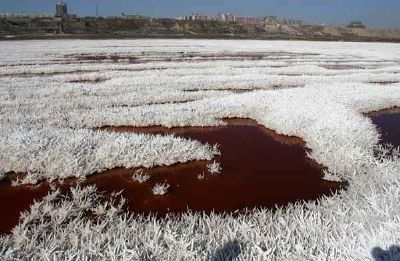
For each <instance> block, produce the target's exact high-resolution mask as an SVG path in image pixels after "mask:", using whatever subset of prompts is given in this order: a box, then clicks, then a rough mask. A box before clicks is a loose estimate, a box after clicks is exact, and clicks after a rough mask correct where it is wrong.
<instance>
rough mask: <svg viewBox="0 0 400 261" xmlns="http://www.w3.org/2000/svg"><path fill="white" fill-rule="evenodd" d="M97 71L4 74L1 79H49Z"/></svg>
mask: <svg viewBox="0 0 400 261" xmlns="http://www.w3.org/2000/svg"><path fill="white" fill-rule="evenodd" d="M93 72H97V71H93V70H88V71H85V70H77V71H70V72H52V73H45V72H40V73H13V74H2V75H0V77H19V78H31V77H48V76H56V75H68V74H83V73H93Z"/></svg>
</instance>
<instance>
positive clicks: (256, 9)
mask: <svg viewBox="0 0 400 261" xmlns="http://www.w3.org/2000/svg"><path fill="white" fill-rule="evenodd" d="M54 3H55V1H54V0H0V12H34V11H36V12H54V9H55V8H54ZM67 3H68V9H69V12H70V13H76V14H78V15H95V12H96V11H95V10H96V3H97V4H98V6H99V14H100V15H102V16H112V15H119V14H120V13H121V12H125V13H140V14H143V15H148V16H152V17H174V16H178V15H186V14H190V13H192V12H200V13H209V14H212V13H218V12H231V13H234V14H240V15H249V16H250V15H262V16H264V15H276V16H278V17H290V18H297V19H301V20H303V21H305V22H309V23H326V24H332V25H344V24H347V23H348V22H349V21H350V20H361V21H362V22H364V23H365V24H366V25H367V26H369V27H391V28H397V29H400V0H68V1H67Z"/></svg>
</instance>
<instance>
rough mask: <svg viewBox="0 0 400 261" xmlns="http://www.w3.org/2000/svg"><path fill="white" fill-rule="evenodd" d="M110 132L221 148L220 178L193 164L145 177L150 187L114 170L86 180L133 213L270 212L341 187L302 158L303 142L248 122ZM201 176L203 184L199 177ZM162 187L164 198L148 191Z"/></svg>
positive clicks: (128, 172) (202, 165) (203, 164)
mask: <svg viewBox="0 0 400 261" xmlns="http://www.w3.org/2000/svg"><path fill="white" fill-rule="evenodd" d="M103 129H108V130H114V131H135V132H145V133H160V134H165V133H175V134H177V135H179V136H183V137H187V138H191V139H196V140H200V141H202V142H204V143H205V142H208V143H210V144H214V143H218V144H220V150H221V152H222V155H221V156H218V157H217V158H216V159H215V160H216V161H218V162H220V163H221V167H222V172H221V173H220V174H214V175H213V174H210V173H208V172H207V167H206V165H207V162H201V161H196V162H192V163H187V164H178V165H175V166H172V167H158V168H154V169H151V170H148V171H147V172H148V173H149V174H150V177H151V178H150V179H149V180H148V182H145V183H143V184H139V183H137V182H133V181H132V180H131V176H132V174H133V173H134V170H132V169H131V170H129V169H115V170H111V171H107V172H105V173H103V174H101V175H96V176H93V177H92V178H90V179H89V180H88V181H89V182H90V183H95V184H96V185H97V186H98V187H99V188H100V189H101V190H105V191H115V190H118V191H119V190H122V189H123V190H124V192H123V196H125V197H126V198H127V199H128V202H129V203H128V204H129V207H130V208H131V209H132V210H134V211H135V212H139V213H149V212H156V213H158V214H161V215H163V214H166V213H169V212H182V211H185V210H187V209H191V210H194V211H203V210H204V211H206V212H210V211H212V210H214V211H215V212H225V211H236V210H240V209H244V208H253V207H272V206H275V205H283V204H287V203H288V202H294V201H297V200H315V199H317V198H319V197H320V196H321V195H330V194H331V193H332V192H333V191H336V190H338V189H339V188H340V185H341V184H340V183H337V182H329V181H325V180H322V178H321V173H322V168H321V166H318V165H317V164H315V163H314V162H313V161H312V160H310V159H308V158H307V157H306V149H305V147H304V143H303V141H302V140H301V139H299V138H296V137H286V136H282V135H278V134H276V133H275V132H273V131H271V130H268V129H266V128H264V127H263V126H260V125H258V124H257V123H256V122H254V121H252V120H243V119H231V120H228V125H227V126H220V127H207V128H202V127H189V128H172V129H168V128H164V127H150V128H133V127H106V128H103ZM202 173H205V179H199V178H198V175H199V174H202ZM157 182H166V183H168V184H169V185H170V189H169V191H168V193H167V195H165V196H154V195H153V194H152V191H151V188H152V186H153V185H154V184H156V183H157Z"/></svg>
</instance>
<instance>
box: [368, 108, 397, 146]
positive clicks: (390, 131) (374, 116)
mask: <svg viewBox="0 0 400 261" xmlns="http://www.w3.org/2000/svg"><path fill="white" fill-rule="evenodd" d="M369 116H370V118H371V120H372V122H373V123H374V124H375V125H376V126H377V127H378V129H379V131H380V133H381V143H391V144H393V145H395V146H400V108H394V109H389V110H384V111H380V112H374V113H371V114H369Z"/></svg>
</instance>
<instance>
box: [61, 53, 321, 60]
mask: <svg viewBox="0 0 400 261" xmlns="http://www.w3.org/2000/svg"><path fill="white" fill-rule="evenodd" d="M315 55H318V54H313V53H290V52H238V53H211V54H207V53H196V52H177V53H169V52H167V53H166V52H142V53H141V54H140V55H139V56H132V55H124V54H111V55H109V54H72V55H65V58H68V59H70V58H72V59H74V60H76V61H110V62H113V63H117V62H119V60H129V61H128V62H129V63H149V62H170V61H173V62H184V61H196V60H199V61H218V60H220V61H246V60H262V59H271V57H272V58H273V60H282V59H291V58H292V59H293V58H301V57H304V56H315ZM286 56H288V57H289V58H288V57H286Z"/></svg>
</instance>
